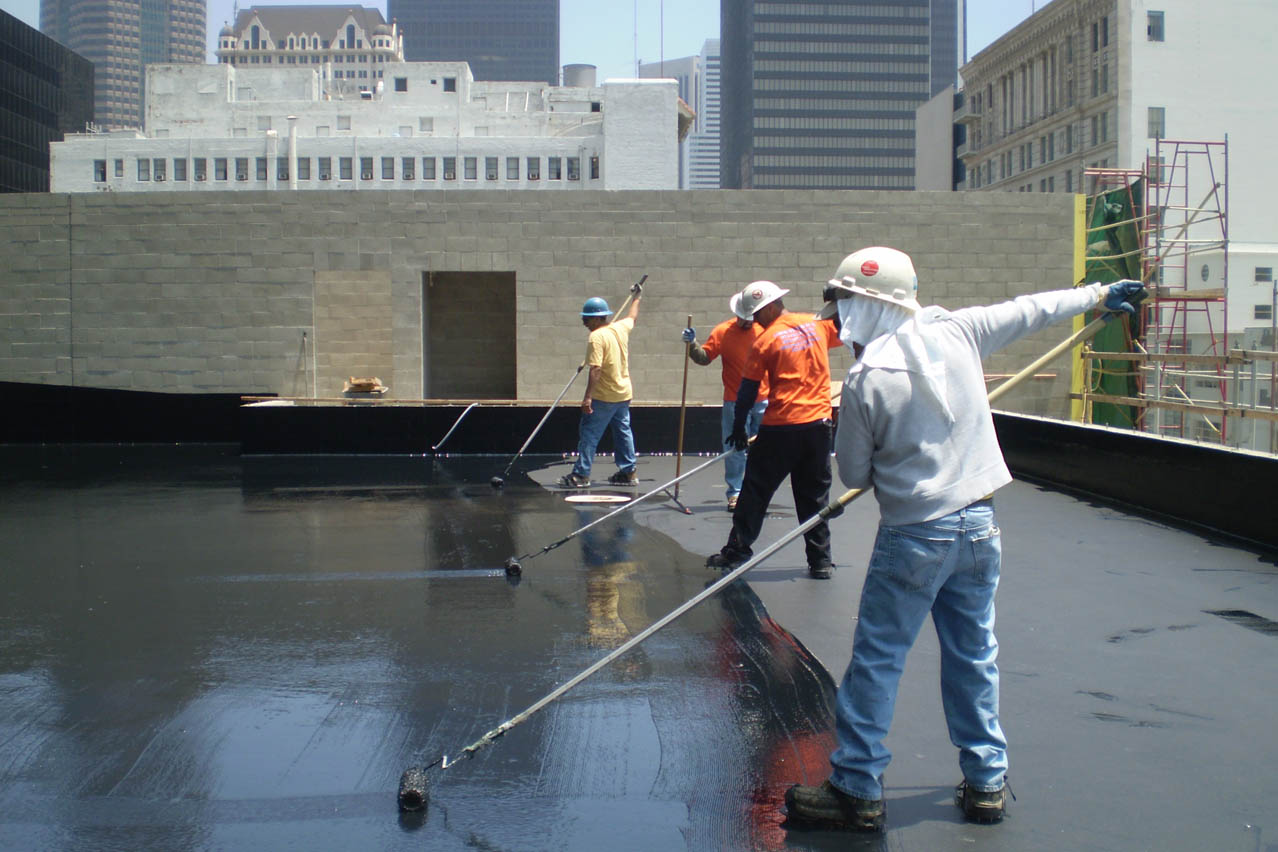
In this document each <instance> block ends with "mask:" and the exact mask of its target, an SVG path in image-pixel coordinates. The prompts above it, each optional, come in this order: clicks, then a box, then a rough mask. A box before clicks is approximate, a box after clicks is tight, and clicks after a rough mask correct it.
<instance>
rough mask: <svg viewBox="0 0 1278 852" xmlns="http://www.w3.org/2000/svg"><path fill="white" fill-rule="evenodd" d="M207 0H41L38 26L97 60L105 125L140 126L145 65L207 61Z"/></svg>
mask: <svg viewBox="0 0 1278 852" xmlns="http://www.w3.org/2000/svg"><path fill="white" fill-rule="evenodd" d="M204 2H205V0H41V2H40V31H41V32H43V33H44V34H45V35H47V36H49V37H50V38H53V39H57V40H58V41H60V42H62V43H63V44H65V45H66V46H67V47H69V48H71V49H72V50H74V51H75V52H76V53H78V54H80V55H81V56H83V57H85V58H86V59H88V60H89V61H90V62H92V63H93V68H94V76H95V79H96V92H95V99H94V100H95V103H94V115H95V120H96V121H97V123H98V124H99V125H100V126H101V127H103V128H106V129H108V130H110V129H114V128H122V127H141V126H142V109H143V108H142V97H143V85H144V83H145V76H144V75H145V73H146V72H145V68H146V66H147V65H148V64H149V63H152V62H191V63H198V64H203V63H204V54H205V50H206V47H205V44H204V32H205V31H204V21H205V13H204Z"/></svg>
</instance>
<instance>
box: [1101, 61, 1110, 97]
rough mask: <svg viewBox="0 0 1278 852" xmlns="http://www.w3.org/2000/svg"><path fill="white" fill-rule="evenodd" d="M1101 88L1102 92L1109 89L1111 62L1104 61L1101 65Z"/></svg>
mask: <svg viewBox="0 0 1278 852" xmlns="http://www.w3.org/2000/svg"><path fill="white" fill-rule="evenodd" d="M1100 90H1101V94H1105V93H1106V92H1108V91H1109V63H1108V62H1102V63H1101V67H1100Z"/></svg>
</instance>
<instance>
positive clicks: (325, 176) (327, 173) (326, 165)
mask: <svg viewBox="0 0 1278 852" xmlns="http://www.w3.org/2000/svg"><path fill="white" fill-rule="evenodd" d="M319 179H320V180H332V179H333V158H332V157H320V158H319Z"/></svg>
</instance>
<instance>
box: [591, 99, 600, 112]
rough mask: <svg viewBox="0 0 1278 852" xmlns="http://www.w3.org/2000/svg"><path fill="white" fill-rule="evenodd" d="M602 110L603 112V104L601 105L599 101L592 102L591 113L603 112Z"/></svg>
mask: <svg viewBox="0 0 1278 852" xmlns="http://www.w3.org/2000/svg"><path fill="white" fill-rule="evenodd" d="M602 110H603V104H602V103H600V102H599V101H591V102H590V111H591V112H601V111H602Z"/></svg>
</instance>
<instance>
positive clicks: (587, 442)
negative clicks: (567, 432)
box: [559, 284, 643, 488]
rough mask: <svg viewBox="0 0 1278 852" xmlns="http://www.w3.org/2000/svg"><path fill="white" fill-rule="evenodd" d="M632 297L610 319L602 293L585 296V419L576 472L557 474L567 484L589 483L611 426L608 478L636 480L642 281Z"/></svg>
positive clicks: (624, 482) (621, 482) (628, 482)
mask: <svg viewBox="0 0 1278 852" xmlns="http://www.w3.org/2000/svg"><path fill="white" fill-rule="evenodd" d="M630 292H631V293H632V294H633V296H634V298H633V299H632V300H631V302H630V310H629V311H628V312H627V313H626V315H625V316H624V317H622V318H621V319H619V320H616V321H614V322H608V317H610V316H611V315H612V311H611V310H610V309H609V308H608V303H607V302H605V301H604V300H603V299H601V298H599V297H598V296H592V297H591V298H589V299H587V300H586V303H585V304H584V305H583V306H582V308H581V322H582V325H584V326H585V327H586V328H587V329H589V330H590V340H589V342H588V343H587V344H586V366H587V367H588V368H589V374H588V376H587V379H586V394H585V396H584V397H582V400H581V425H580V427H579V431H578V439H577V462H576V464H574V465H573V467H572V472H571V473H569V474H566V475H565V476H564V477H563V478H562V479H560V480H559V484H560V485H562V486H565V487H567V488H585V487H587V486H589V485H590V469H591V467H592V466H593V464H594V460H595V447H597V446H598V445H599V439H600V438H602V437H603V434H604V431H605V430H606V429H608V428H609V427H612V443H613V451H612V457H613V460H614V461H616V462H617V472H616V473H614V474H613V475H612V476H610V477H609V478H608V482H609V483H610V484H612V485H628V486H636V485H638V484H639V475H638V473H637V472H636V471H635V437H634V433H632V432H631V431H630V399H631V397H632V396H633V391H632V388H631V386H630V332H631V331H632V330H633V329H634V327H635V319H636V318H637V317H638V316H639V301H640V299H642V298H643V285H642V284H635V285H634V286H633V287H631V288H630Z"/></svg>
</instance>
